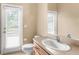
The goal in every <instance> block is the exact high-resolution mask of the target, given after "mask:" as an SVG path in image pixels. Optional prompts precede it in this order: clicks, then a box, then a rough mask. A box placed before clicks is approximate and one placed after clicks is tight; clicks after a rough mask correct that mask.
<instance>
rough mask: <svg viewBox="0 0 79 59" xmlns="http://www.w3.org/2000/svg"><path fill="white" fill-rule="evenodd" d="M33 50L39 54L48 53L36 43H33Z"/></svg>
mask: <svg viewBox="0 0 79 59" xmlns="http://www.w3.org/2000/svg"><path fill="white" fill-rule="evenodd" d="M34 51H35V54H37V53H38V54H39V55H48V53H47V52H46V51H45V50H44V49H43V48H42V47H40V46H39V45H38V44H36V43H34Z"/></svg>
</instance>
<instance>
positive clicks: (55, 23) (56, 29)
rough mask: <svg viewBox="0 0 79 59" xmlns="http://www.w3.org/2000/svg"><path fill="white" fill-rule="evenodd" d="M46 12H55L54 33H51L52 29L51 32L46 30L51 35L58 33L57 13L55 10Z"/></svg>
mask: <svg viewBox="0 0 79 59" xmlns="http://www.w3.org/2000/svg"><path fill="white" fill-rule="evenodd" d="M48 13H55V15H56V17H55V18H56V20H55V21H54V33H53V31H52V32H48V34H53V35H57V34H58V20H57V19H58V15H57V11H50V10H48ZM47 22H48V20H47Z"/></svg>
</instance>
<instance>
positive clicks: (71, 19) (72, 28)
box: [58, 4, 79, 36]
mask: <svg viewBox="0 0 79 59" xmlns="http://www.w3.org/2000/svg"><path fill="white" fill-rule="evenodd" d="M58 32H59V35H60V36H67V34H68V33H72V34H75V35H79V4H58Z"/></svg>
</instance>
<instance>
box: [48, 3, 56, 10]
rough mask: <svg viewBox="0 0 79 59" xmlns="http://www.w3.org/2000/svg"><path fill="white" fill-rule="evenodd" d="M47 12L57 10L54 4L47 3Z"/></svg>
mask: <svg viewBox="0 0 79 59" xmlns="http://www.w3.org/2000/svg"><path fill="white" fill-rule="evenodd" d="M48 10H53V11H54V10H57V5H56V3H48Z"/></svg>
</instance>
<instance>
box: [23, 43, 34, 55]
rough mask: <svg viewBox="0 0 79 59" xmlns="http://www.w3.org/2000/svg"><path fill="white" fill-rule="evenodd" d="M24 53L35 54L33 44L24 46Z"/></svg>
mask: <svg viewBox="0 0 79 59" xmlns="http://www.w3.org/2000/svg"><path fill="white" fill-rule="evenodd" d="M22 51H23V52H24V53H26V54H31V53H32V52H33V44H32V43H29V44H24V45H23V46H22Z"/></svg>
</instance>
